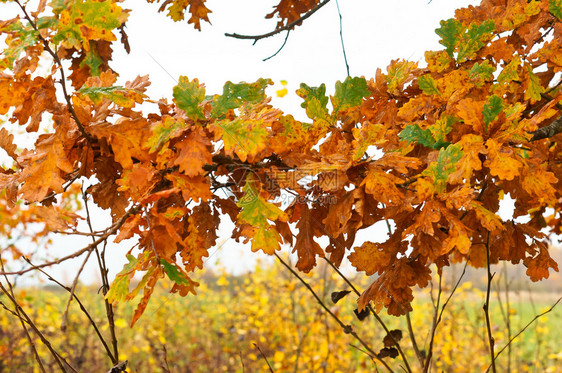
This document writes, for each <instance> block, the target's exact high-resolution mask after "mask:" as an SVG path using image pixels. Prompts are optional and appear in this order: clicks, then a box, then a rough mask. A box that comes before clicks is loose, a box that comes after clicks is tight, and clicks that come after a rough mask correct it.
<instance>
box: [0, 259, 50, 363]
mask: <svg viewBox="0 0 562 373" xmlns="http://www.w3.org/2000/svg"><path fill="white" fill-rule="evenodd" d="M0 265H1V266H2V270H4V260H2V254H1V253H0ZM4 278H5V280H6V283H7V284H8V287H9V289H10V293H11V294H12V297H14V299H15V298H16V296H15V294H14V288H13V286H12V283H11V282H10V279H8V276H4ZM3 306H4V308H5V309H6V310H8V308H7V307H6V306H5V305H3ZM8 311H9V312H11V313H12V314H13V315H14V316H16V317H17V318H18V320H19V322H20V324H21V327H22V329H23V331H24V333H25V337H26V338H27V341H28V342H29V345H30V346H31V351H33V355H34V356H35V361H37V364H39V369H41V372H43V373H46V371H45V367H44V366H43V362H42V361H41V357H40V356H39V352H37V348H36V347H35V343H34V342H33V339H32V338H31V335H30V334H29V330H28V329H27V326H26V325H25V322H24V320H23V318H22V316H21V314H20V313H19V310H18V308H17V307H16V311H15V312H14V311H12V310H8Z"/></svg>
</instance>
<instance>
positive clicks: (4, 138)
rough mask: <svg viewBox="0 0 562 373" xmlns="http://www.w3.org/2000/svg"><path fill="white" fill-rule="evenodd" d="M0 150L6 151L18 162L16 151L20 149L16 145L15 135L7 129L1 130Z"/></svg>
mask: <svg viewBox="0 0 562 373" xmlns="http://www.w3.org/2000/svg"><path fill="white" fill-rule="evenodd" d="M0 148H2V149H4V151H5V152H6V153H7V154H8V155H9V156H10V157H12V159H14V160H17V158H18V155H17V154H16V150H17V148H18V147H17V145H16V144H14V135H13V134H11V133H10V132H8V130H7V129H5V128H0Z"/></svg>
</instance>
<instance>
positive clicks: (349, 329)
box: [275, 253, 393, 372]
mask: <svg viewBox="0 0 562 373" xmlns="http://www.w3.org/2000/svg"><path fill="white" fill-rule="evenodd" d="M275 257H276V258H277V259H278V260H279V261H280V262H281V264H283V265H284V266H285V268H287V269H288V270H289V271H290V272H291V273H292V274H293V276H295V277H296V278H298V279H299V281H300V282H301V283H302V284H303V285H304V286H305V287H306V288H307V289H308V291H309V292H310V293H311V294H312V296H314V298H315V299H316V301H317V302H318V303H319V304H320V306H321V307H322V308H324V310H325V311H326V312H327V313H328V314H329V315H330V316H332V318H333V319H334V320H335V321H336V322H337V323H338V324H339V325H340V326H341V328H342V329H343V331H344V333H346V334H351V335H352V336H353V337H355V339H357V341H358V342H359V343H361V345H362V346H363V347H364V348H365V349H366V350H367V351H369V353H370V354H371V355H373V356H375V358H376V359H377V360H378V361H379V362H380V363H381V364H383V365H384V366H385V367H386V369H388V371H389V372H393V370H392V369H391V368H390V366H388V364H387V363H386V361H384V360H383V359H381V358H380V357H379V356H378V355H377V353H376V352H375V351H373V349H372V348H371V347H370V346H369V345H368V344H367V343H366V342H365V341H363V339H361V337H359V335H357V333H356V332H355V331H354V330H353V328H352V327H351V325H345V324H344V323H343V321H341V320H340V318H339V317H338V316H336V315H335V314H334V313H333V312H332V311H331V310H330V309H329V308H328V306H326V304H325V303H324V302H323V301H322V299H320V297H319V296H318V295H317V294H316V292H315V291H314V289H312V287H311V286H310V285H309V284H308V283H307V282H306V281H305V280H304V279H303V278H302V277H301V276H299V274H298V273H297V272H295V270H294V269H293V268H291V267H290V266H289V265H288V264H287V263H285V261H284V260H283V259H281V257H280V256H279V255H277V253H275Z"/></svg>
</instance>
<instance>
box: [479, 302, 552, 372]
mask: <svg viewBox="0 0 562 373" xmlns="http://www.w3.org/2000/svg"><path fill="white" fill-rule="evenodd" d="M560 301H562V297H560V298H558V300H557V301H556V302H554V304H553V305H552V306H550V308H549V309H547V310H546V311H544V312H543V313H540V314H538V315H536V316H535V317H534V318H533V319H532V320H531V321H529V322H528V323H527V325H525V327H524V328H523V329H521V330H520V331H519V333H517V334H515V335H514V336H513V337H512V338H511V339H510V340H509V342H507V344H506V345H505V346H503V348H502V349H501V350H499V351H498V353H497V354H496V357H495V358H496V359H497V358H498V356H500V354H501V353H502V352H503V351H504V350H505V349H506V348H507V347H508V346H511V343H512V342H513V341H514V340H515V338H517V337H519V336H520V335H521V334H522V333H523V332H524V331H525V330H527V328H528V327H529V326H531V324H532V323H534V322H535V321H536V320H537V319H538V318H540V317H542V316H544V315H546V314H547V313H549V312H551V311H552V310H553V309H554V307H556V306H557V305H558V303H560ZM490 368H492V364H490V366H488V369H487V370H486V372H488V371H489V370H490Z"/></svg>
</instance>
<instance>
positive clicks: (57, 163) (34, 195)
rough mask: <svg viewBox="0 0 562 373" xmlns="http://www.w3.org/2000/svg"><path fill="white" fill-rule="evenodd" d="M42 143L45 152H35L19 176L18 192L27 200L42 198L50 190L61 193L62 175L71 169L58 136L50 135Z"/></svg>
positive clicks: (33, 200)
mask: <svg viewBox="0 0 562 373" xmlns="http://www.w3.org/2000/svg"><path fill="white" fill-rule="evenodd" d="M43 145H44V148H45V153H40V154H36V155H35V156H34V157H33V159H32V160H31V162H30V163H29V164H28V165H27V166H26V167H25V169H24V170H23V171H22V173H21V174H20V176H19V181H20V182H22V183H23V186H22V187H21V188H20V193H21V195H22V196H23V198H25V199H26V200H27V201H29V202H35V201H41V200H43V199H44V198H45V197H46V196H47V194H49V193H50V191H54V192H56V193H62V191H63V188H62V184H63V183H64V181H65V179H64V178H63V177H64V175H65V174H68V173H70V172H72V170H73V167H72V164H71V163H70V162H69V161H68V158H67V155H66V152H65V149H64V147H63V144H62V141H61V140H60V138H59V137H58V136H56V135H52V136H50V137H49V138H47V139H46V140H45V142H43Z"/></svg>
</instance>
